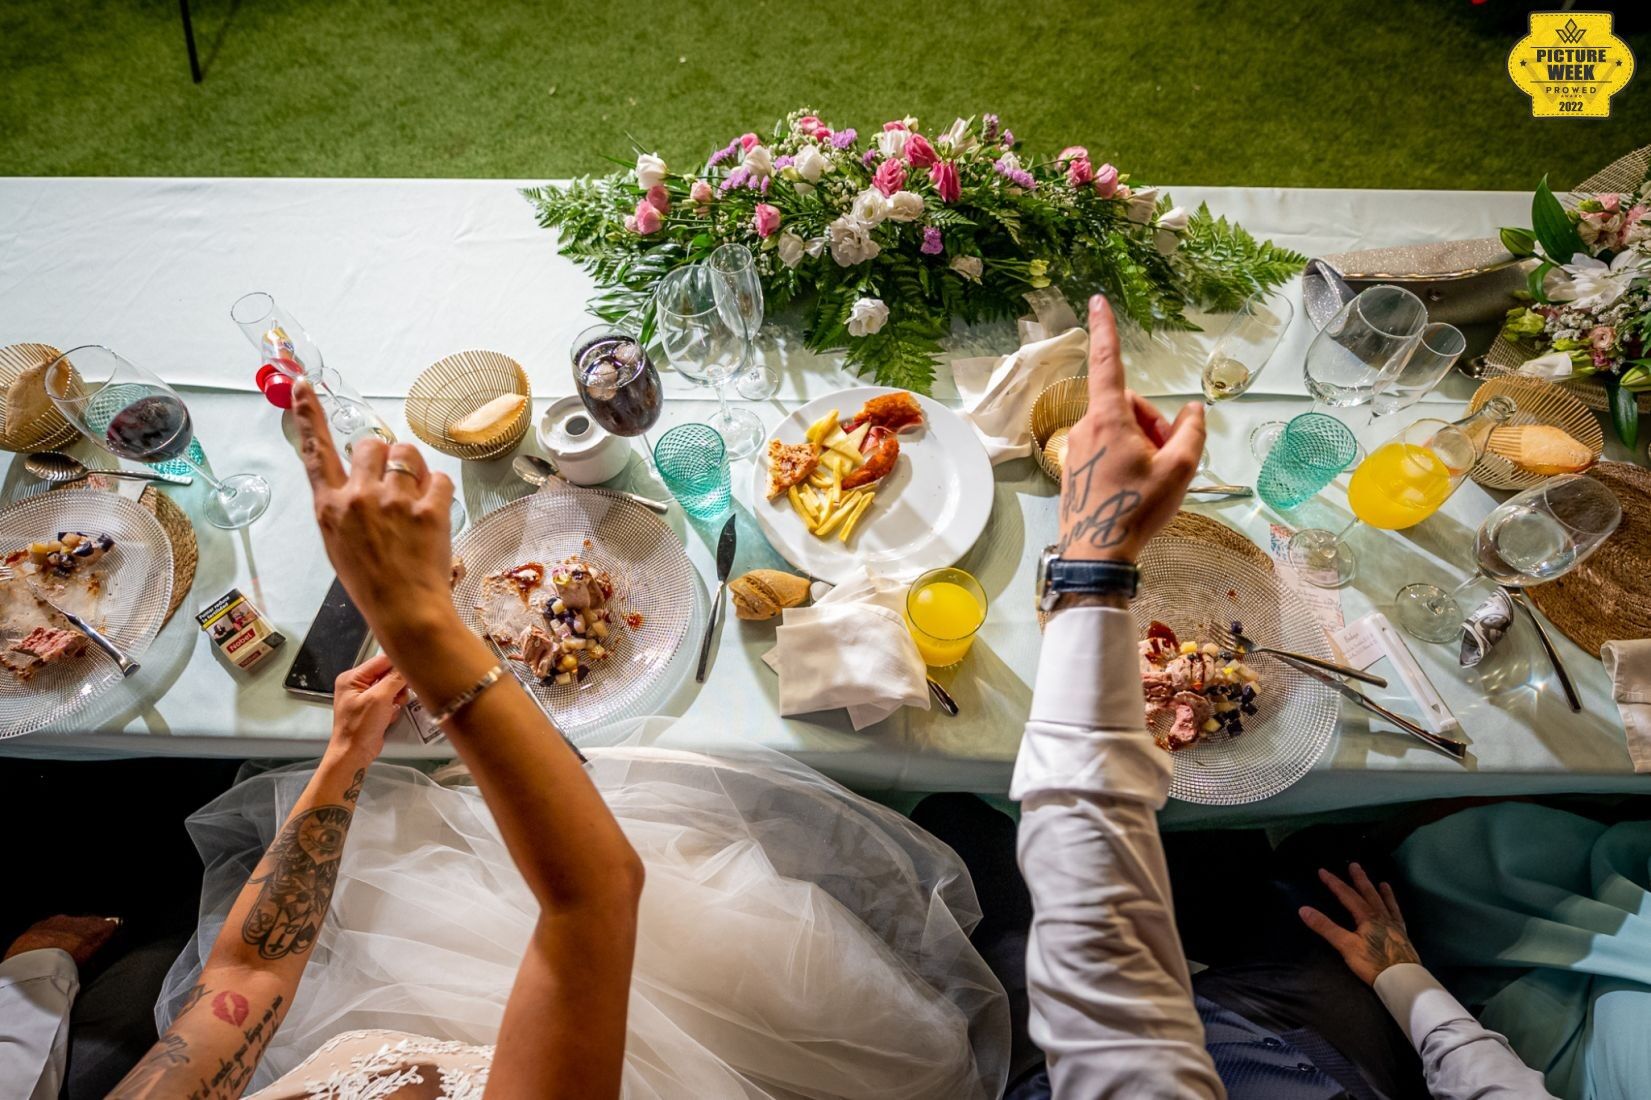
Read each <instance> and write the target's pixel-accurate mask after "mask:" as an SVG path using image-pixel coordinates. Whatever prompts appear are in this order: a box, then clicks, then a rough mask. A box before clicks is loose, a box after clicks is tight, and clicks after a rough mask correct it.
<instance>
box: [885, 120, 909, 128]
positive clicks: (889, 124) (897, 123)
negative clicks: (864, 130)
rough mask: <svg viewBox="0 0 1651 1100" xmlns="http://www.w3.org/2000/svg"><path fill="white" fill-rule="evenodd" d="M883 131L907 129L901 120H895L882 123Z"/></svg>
mask: <svg viewBox="0 0 1651 1100" xmlns="http://www.w3.org/2000/svg"><path fill="white" fill-rule="evenodd" d="M883 129H885V130H904V129H907V126H906V124H905V122H903V121H902V120H900V119H898V118H897V119H895V120H894V121H893V122H885V123H883Z"/></svg>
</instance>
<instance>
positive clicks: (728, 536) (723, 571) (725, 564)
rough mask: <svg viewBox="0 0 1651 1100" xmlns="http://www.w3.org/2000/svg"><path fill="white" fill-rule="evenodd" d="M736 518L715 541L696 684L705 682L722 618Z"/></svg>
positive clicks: (726, 524)
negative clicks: (711, 586) (714, 569)
mask: <svg viewBox="0 0 1651 1100" xmlns="http://www.w3.org/2000/svg"><path fill="white" fill-rule="evenodd" d="M738 518H739V517H738V516H729V517H728V522H727V523H725V524H723V527H722V537H721V538H719V539H717V590H716V593H715V594H714V595H713V596H712V597H711V617H710V618H709V619H708V620H706V623H705V640H704V641H703V642H701V643H700V644H699V671H697V672H695V673H694V680H695V682H697V683H701V684H703V683H704V682H705V668H706V666H707V665H709V664H710V663H711V640H712V639H713V638H715V637H716V634H717V621H718V620H719V619H721V618H722V596H723V593H724V592H726V591H727V590H728V574H730V573H732V572H733V571H734V545H735V542H736V536H735V532H734V524H735V522H736V520H737V519H738Z"/></svg>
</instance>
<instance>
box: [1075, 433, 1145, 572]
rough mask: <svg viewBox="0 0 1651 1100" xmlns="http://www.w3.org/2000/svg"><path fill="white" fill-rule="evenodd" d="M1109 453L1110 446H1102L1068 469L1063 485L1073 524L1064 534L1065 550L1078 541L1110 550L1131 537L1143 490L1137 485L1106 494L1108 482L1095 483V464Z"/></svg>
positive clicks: (1098, 548)
mask: <svg viewBox="0 0 1651 1100" xmlns="http://www.w3.org/2000/svg"><path fill="white" fill-rule="evenodd" d="M1105 455H1106V448H1105V447H1102V448H1100V449H1099V450H1098V451H1097V452H1096V453H1095V455H1094V457H1092V458H1090V459H1089V460H1088V461H1087V462H1084V463H1083V464H1082V465H1080V466H1076V467H1074V468H1072V469H1070V470H1068V471H1066V477H1065V481H1064V484H1063V485H1062V486H1061V494H1062V496H1063V498H1064V499H1063V501H1062V504H1063V508H1062V510H1063V511H1064V512H1065V513H1066V515H1067V516H1068V517H1069V521H1070V526H1069V527H1068V529H1067V530H1066V533H1065V534H1064V535H1062V536H1061V542H1060V552H1061V553H1063V554H1064V553H1066V552H1067V551H1068V550H1070V549H1071V548H1072V547H1073V546H1078V545H1087V546H1089V547H1091V548H1093V549H1096V550H1107V549H1110V548H1111V547H1114V546H1117V545H1119V544H1121V543H1122V542H1123V541H1124V540H1125V539H1127V538H1129V532H1130V521H1131V519H1133V517H1134V515H1135V510H1136V509H1137V508H1138V507H1140V504H1141V494H1140V493H1138V492H1136V491H1135V490H1134V489H1118V490H1116V491H1115V492H1113V493H1111V494H1110V495H1108V496H1104V497H1103V496H1102V493H1104V492H1105V491H1106V488H1107V486H1104V485H1101V486H1097V485H1096V484H1095V483H1094V482H1095V465H1096V463H1098V462H1100V460H1101V459H1102V458H1103V457H1104V456H1105Z"/></svg>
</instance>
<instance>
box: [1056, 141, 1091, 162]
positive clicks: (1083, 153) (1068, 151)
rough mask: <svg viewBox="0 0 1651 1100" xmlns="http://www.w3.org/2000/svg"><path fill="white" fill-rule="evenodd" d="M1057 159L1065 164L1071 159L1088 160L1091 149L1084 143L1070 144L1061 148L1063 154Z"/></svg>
mask: <svg viewBox="0 0 1651 1100" xmlns="http://www.w3.org/2000/svg"><path fill="white" fill-rule="evenodd" d="M1055 159H1056V160H1058V161H1060V162H1061V163H1062V164H1065V163H1066V162H1067V161H1069V160H1088V159H1089V150H1088V149H1085V148H1084V147H1083V146H1082V145H1068V146H1067V147H1066V148H1065V149H1062V150H1061V155H1060V156H1058V157H1056V158H1055Z"/></svg>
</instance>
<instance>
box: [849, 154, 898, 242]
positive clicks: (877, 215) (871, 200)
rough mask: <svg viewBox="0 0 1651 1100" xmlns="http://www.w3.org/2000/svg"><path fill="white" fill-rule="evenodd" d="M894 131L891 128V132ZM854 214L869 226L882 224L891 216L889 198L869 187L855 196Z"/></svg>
mask: <svg viewBox="0 0 1651 1100" xmlns="http://www.w3.org/2000/svg"><path fill="white" fill-rule="evenodd" d="M893 132H894V131H892V130H890V131H889V133H893ZM853 210H854V216H855V217H856V218H858V219H859V220H860V221H862V222H864V223H865V224H866V225H867V226H868V227H869V226H873V225H882V224H883V219H884V218H886V217H888V216H889V200H888V199H886V198H884V197H883V193H882V192H881V191H879V190H877V188H875V187H868V188H866V189H865V190H864V191H862V192H860V193H859V194H858V195H855V196H854V207H853Z"/></svg>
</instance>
